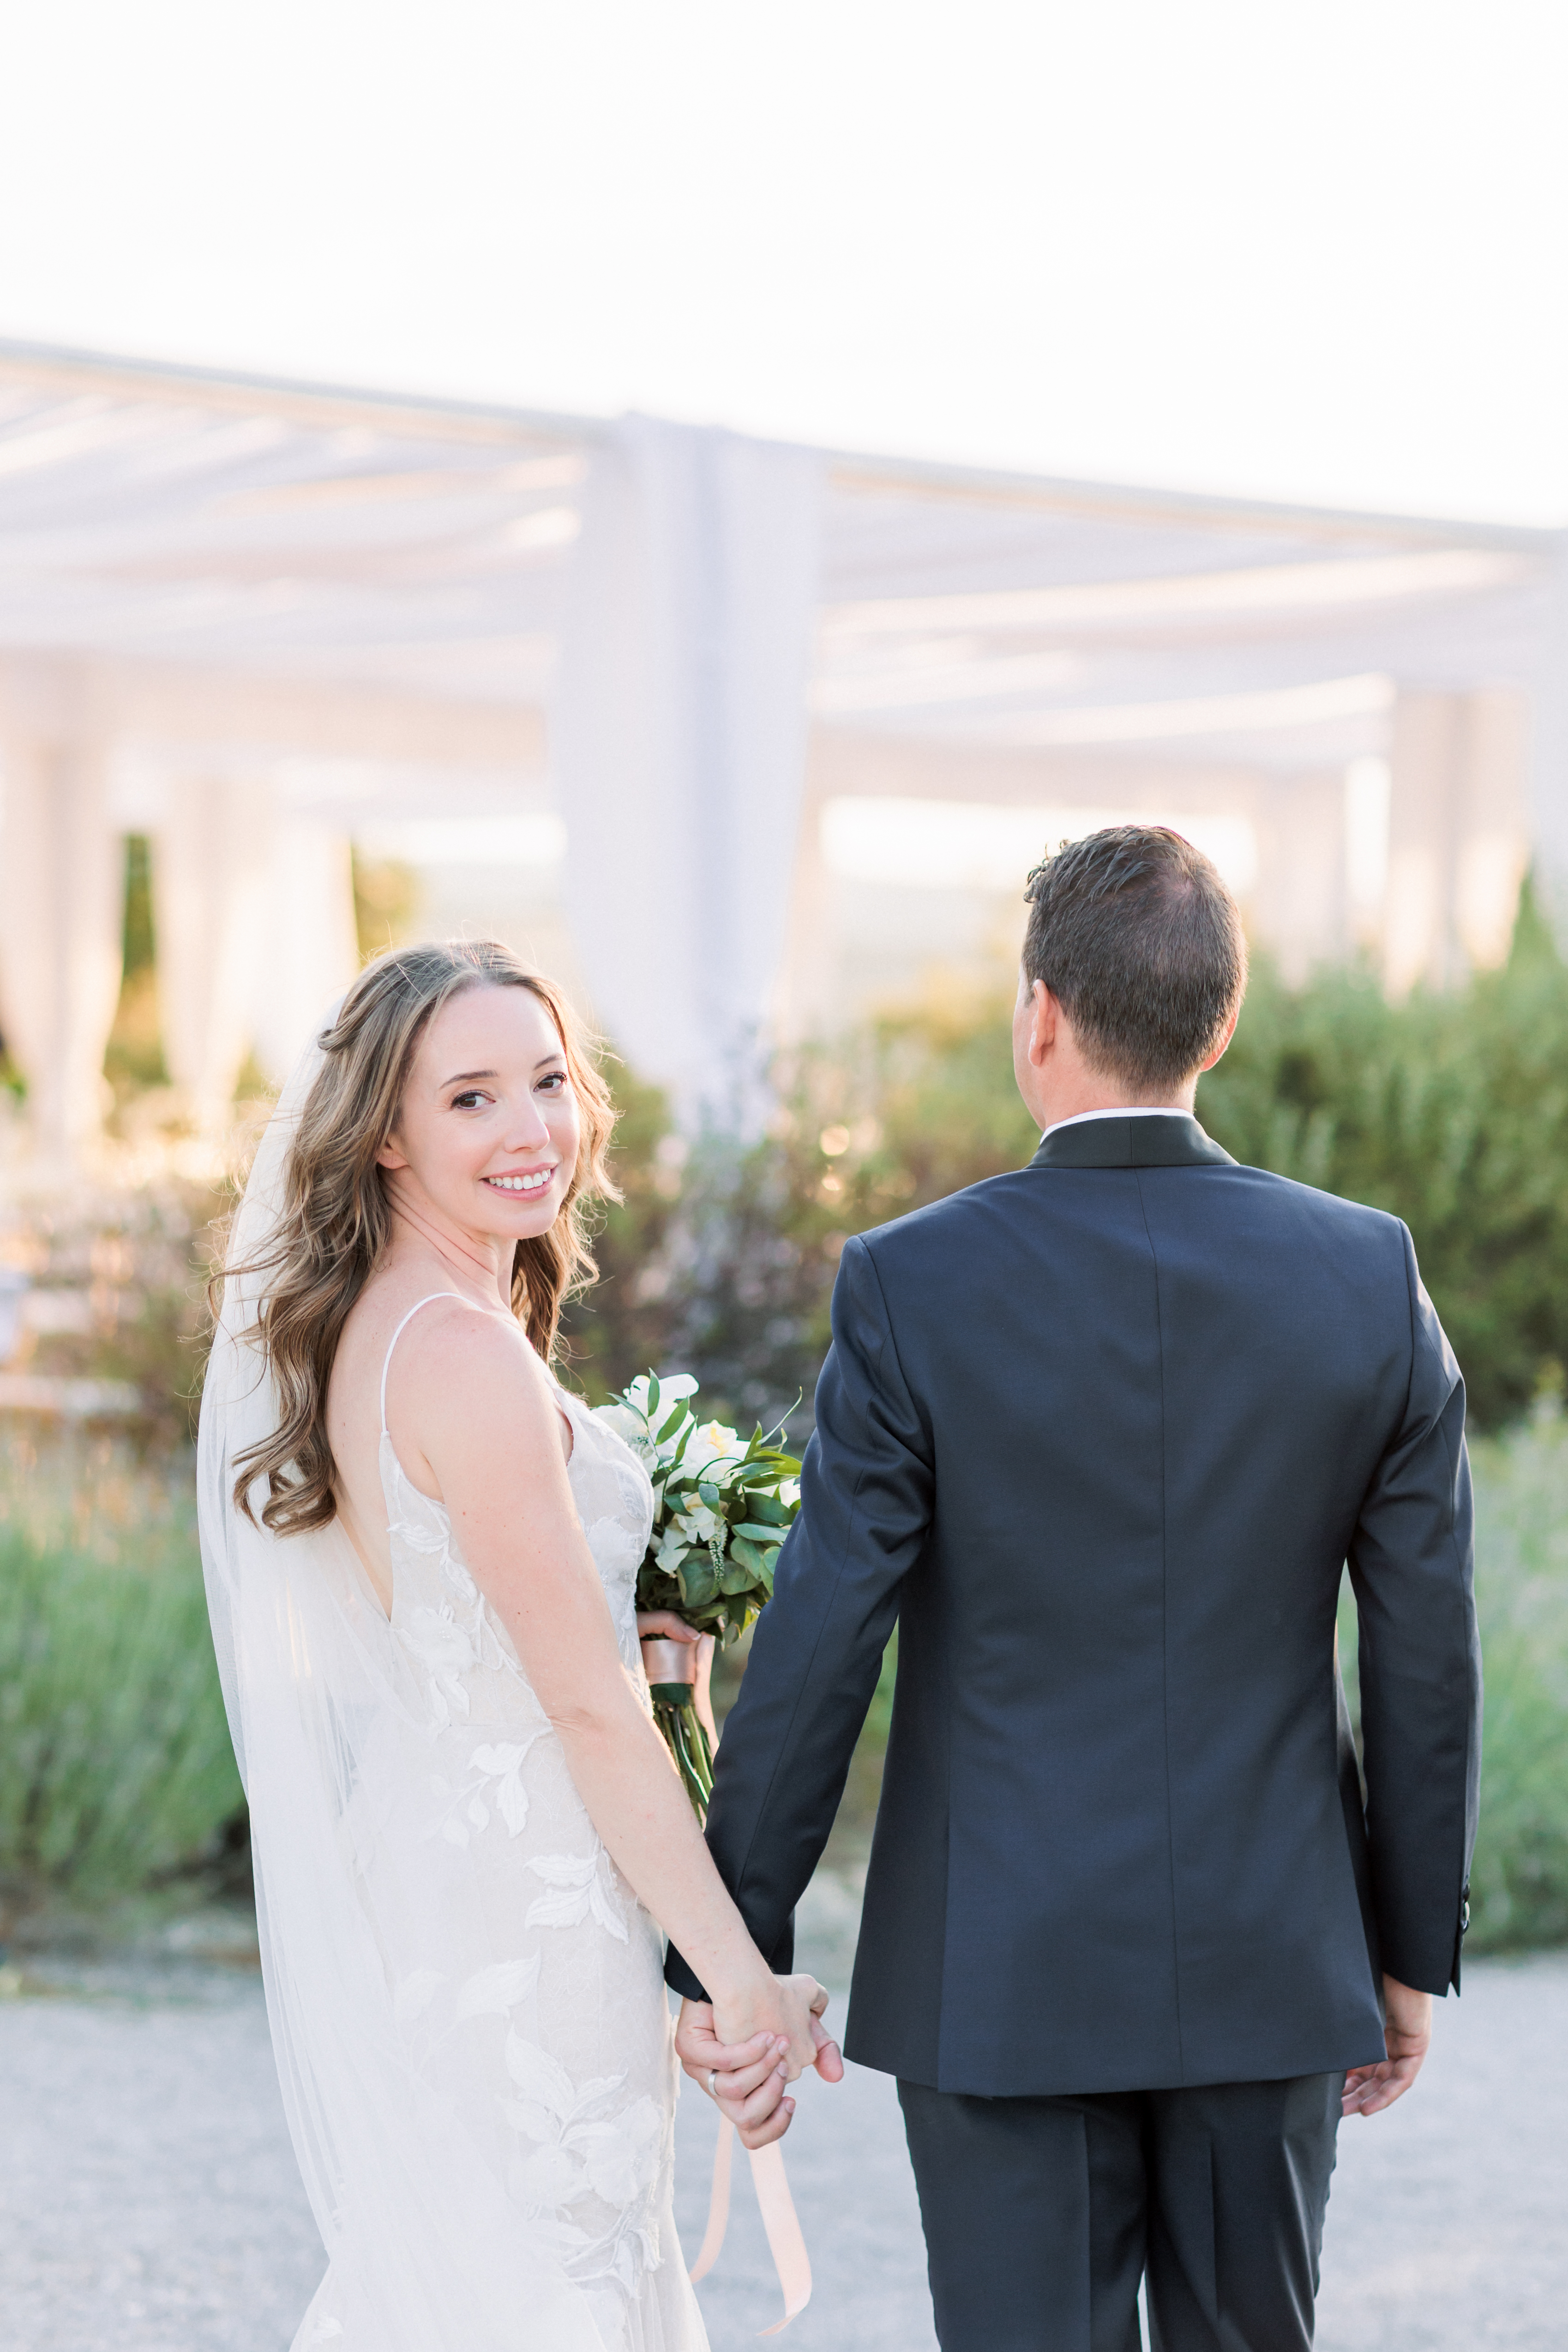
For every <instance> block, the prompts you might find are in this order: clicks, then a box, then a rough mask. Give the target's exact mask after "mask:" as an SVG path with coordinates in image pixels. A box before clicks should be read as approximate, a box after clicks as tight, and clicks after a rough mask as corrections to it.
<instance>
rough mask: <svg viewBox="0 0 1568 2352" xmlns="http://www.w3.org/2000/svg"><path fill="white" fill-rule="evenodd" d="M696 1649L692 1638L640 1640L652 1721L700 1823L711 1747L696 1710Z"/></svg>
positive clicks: (709, 1791) (709, 1782)
mask: <svg viewBox="0 0 1568 2352" xmlns="http://www.w3.org/2000/svg"><path fill="white" fill-rule="evenodd" d="M697 1649H698V1645H697V1643H695V1642H666V1641H660V1640H658V1639H657V1638H655V1637H654V1636H653V1635H650V1636H649V1638H648V1639H647V1640H646V1641H645V1642H644V1643H643V1671H644V1672H645V1673H646V1675H647V1677H648V1696H649V1697H650V1698H651V1699H652V1700H653V1720H654V1722H655V1723H656V1724H657V1725H658V1727H659V1729H660V1732H661V1733H662V1734H663V1736H664V1745H665V1747H666V1748H668V1749H669V1751H670V1753H671V1755H672V1756H673V1757H674V1759H675V1769H676V1771H677V1772H679V1774H680V1776H681V1780H682V1782H683V1784H684V1785H685V1792H686V1794H687V1796H688V1797H689V1798H690V1799H691V1801H692V1811H693V1812H695V1815H696V1817H697V1819H698V1821H699V1822H701V1821H706V1818H707V1807H708V1799H709V1798H710V1797H711V1796H712V1795H713V1749H712V1748H710V1747H709V1745H708V1736H707V1731H706V1727H705V1725H704V1723H703V1719H702V1717H701V1716H699V1715H698V1713H697V1695H696V1677H697Z"/></svg>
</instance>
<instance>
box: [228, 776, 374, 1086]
mask: <svg viewBox="0 0 1568 2352" xmlns="http://www.w3.org/2000/svg"><path fill="white" fill-rule="evenodd" d="M265 887H266V897H265V913H264V917H263V922H264V940H263V953H262V958H261V961H260V964H259V966H258V968H257V971H256V994H255V996H254V997H253V999H252V1002H251V1007H250V1012H251V1034H252V1038H253V1042H254V1050H255V1054H256V1060H257V1062H258V1063H259V1064H260V1065H261V1067H262V1069H263V1070H264V1071H265V1072H266V1073H267V1076H268V1077H269V1078H271V1079H272V1080H273V1081H274V1083H275V1084H277V1085H279V1086H281V1085H282V1083H283V1081H284V1079H285V1078H286V1077H287V1076H288V1073H289V1071H290V1070H291V1069H292V1068H293V1066H294V1064H295V1062H296V1060H297V1059H298V1055H300V1053H301V1052H302V1051H303V1049H304V1048H305V1046H306V1045H308V1043H309V1041H310V1039H311V1037H312V1036H313V1035H314V1034H315V1033H316V1031H317V1030H318V1029H319V1027H320V1026H321V1024H322V1022H323V1021H324V1020H325V1019H326V1017H327V1014H328V1013H329V1011H330V1009H331V1007H332V1005H333V1004H334V1003H336V1001H337V999H338V998H339V997H340V996H341V994H342V992H343V991H344V989H346V988H347V987H348V985H349V982H350V981H351V980H352V979H353V977H354V974H355V973H356V972H357V971H358V970H359V968H360V953H359V943H358V940H357V938H356V935H355V929H354V879H353V866H352V861H351V857H350V845H349V839H348V836H347V835H346V834H341V833H338V832H335V831H334V830H333V829H332V828H331V827H330V826H329V825H326V824H319V823H318V822H316V821H315V820H314V819H313V818H310V817H308V816H287V817H283V818H280V820H279V821H278V822H277V824H276V825H275V826H274V828H273V833H272V844H271V853H270V856H269V857H268V858H267V866H266V886H265Z"/></svg>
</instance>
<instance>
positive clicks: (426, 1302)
mask: <svg viewBox="0 0 1568 2352" xmlns="http://www.w3.org/2000/svg"><path fill="white" fill-rule="evenodd" d="M438 1298H455V1299H456V1301H457V1304H458V1306H459V1307H466V1306H467V1305H468V1303H469V1302H468V1300H467V1299H466V1298H465V1297H463V1296H462V1294H461V1293H460V1292H459V1291H455V1290H433V1291H432V1292H431V1294H430V1296H429V1297H428V1298H417V1299H415V1301H414V1303H413V1306H412V1307H410V1308H409V1310H408V1313H407V1314H406V1315H405V1316H404V1317H403V1318H402V1322H401V1323H400V1324H399V1325H398V1327H397V1329H396V1330H395V1331H394V1332H393V1333H392V1338H391V1339H389V1340H388V1341H387V1352H386V1361H385V1362H384V1363H383V1364H382V1436H383V1437H384V1436H385V1435H386V1433H387V1374H388V1373H389V1372H390V1371H391V1370H392V1349H394V1348H395V1347H396V1346H397V1343H398V1341H399V1340H400V1339H402V1335H403V1333H404V1332H405V1331H406V1330H407V1329H408V1327H409V1325H410V1324H411V1323H412V1322H413V1318H414V1317H415V1316H416V1315H417V1314H418V1313H419V1310H420V1308H421V1307H433V1306H434V1303H435V1301H436V1300H437V1299H438ZM473 1312H474V1313H475V1314H476V1315H477V1314H480V1313H482V1312H483V1309H482V1308H479V1307H475V1308H474V1309H473Z"/></svg>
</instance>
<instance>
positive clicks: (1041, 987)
mask: <svg viewBox="0 0 1568 2352" xmlns="http://www.w3.org/2000/svg"><path fill="white" fill-rule="evenodd" d="M1030 996H1031V998H1032V1000H1033V1011H1032V1013H1031V1016H1030V1032H1029V1057H1030V1061H1031V1062H1032V1063H1033V1065H1034V1066H1035V1068H1036V1069H1037V1070H1038V1069H1039V1067H1040V1064H1041V1063H1042V1062H1043V1061H1044V1060H1045V1057H1046V1055H1048V1054H1049V1053H1050V1051H1051V1047H1052V1046H1053V1045H1055V1043H1056V1033H1057V1027H1058V1024H1059V1023H1060V1022H1061V1002H1060V1000H1059V999H1058V998H1057V997H1056V996H1055V995H1054V994H1053V993H1052V992H1051V990H1050V989H1049V988H1048V987H1047V986H1046V984H1045V982H1044V981H1043V980H1037V981H1036V982H1035V983H1034V986H1033V988H1032V989H1031V990H1030Z"/></svg>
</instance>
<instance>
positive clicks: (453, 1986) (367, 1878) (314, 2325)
mask: <svg viewBox="0 0 1568 2352" xmlns="http://www.w3.org/2000/svg"><path fill="white" fill-rule="evenodd" d="M323 1058H324V1057H323V1055H321V1053H320V1051H319V1049H318V1048H316V1047H312V1048H311V1049H310V1050H309V1051H308V1053H307V1054H306V1055H304V1056H303V1058H302V1059H301V1061H300V1063H299V1065H298V1067H297V1068H296V1070H295V1072H294V1074H293V1076H292V1077H291V1078H290V1080H289V1083H288V1085H287V1087H286V1088H285V1090H284V1093H283V1096H282V1098H281V1100H280V1101H279V1103H278V1105H277V1110H276V1111H275V1113H274V1115H273V1118H272V1119H271V1122H270V1124H269V1125H268V1128H267V1132H266V1135H265V1137H264V1139H263V1141H262V1143H261V1146H260V1149H259V1150H258V1152H257V1154H256V1161H255V1164H254V1166H253V1168H252V1171H251V1174H250V1180H249V1182H248V1184H247V1186H246V1192H245V1198H244V1202H243V1203H242V1205H241V1208H240V1211H239V1213H238V1216H237V1218H236V1220H235V1227H234V1234H233V1240H232V1244H231V1250H230V1261H231V1264H233V1265H235V1266H237V1267H240V1268H242V1269H243V1268H246V1267H252V1268H254V1267H256V1266H257V1265H261V1266H262V1267H263V1269H264V1271H262V1272H261V1273H260V1274H256V1273H254V1272H252V1273H246V1272H244V1271H241V1272H240V1273H237V1274H235V1275H231V1276H230V1277H229V1279H228V1281H227V1284H226V1286H225V1296H224V1301H223V1309H222V1314H221V1317H220V1319H219V1323H218V1328H217V1334H216V1338H215V1340H214V1347H213V1351H212V1357H211V1360H210V1363H209V1367H208V1370H207V1376H206V1385H205V1391H204V1397H203V1403H202V1417H201V1435H200V1446H199V1467H198V1482H199V1496H200V1516H201V1534H202V1552H203V1560H204V1568H205V1573H206V1579H207V1589H208V1595H209V1601H210V1606H211V1611H212V1622H213V1632H214V1643H215V1645H216V1649H217V1654H218V1664H219V1668H220V1671H221V1673H222V1676H223V1687H224V1696H225V1702H226V1705H227V1708H228V1717H229V1723H230V1726H231V1728H232V1731H233V1735H234V1744H235V1753H236V1755H237V1757H238V1759H239V1764H240V1770H241V1773H242V1776H243V1778H244V1781H245V1786H246V1795H247V1797H248V1799H249V1801H250V1808H251V1822H252V1836H253V1845H254V1852H255V1863H256V1911H257V1923H258V1929H259V1934H260V1940H261V1952H262V1965H263V1970H264V1974H265V1979H266V1987H267V2008H268V2013H269V2017H270V2021H271V2027H272V2034H273V2041H274V2044H275V2048H276V2051H277V2063H278V2072H279V2075H280V2078H281V2082H282V2088H283V2096H284V2103H285V2106H286V2109H287V2118H288V2125H289V2129H290V2132H291V2134H292V2136H293V2141H294V2147H295V2150H296V2153H297V2155H298V2160H299V2165H300V2168H301V2171H302V2173H303V2175H304V2179H305V2184H306V2188H307V2190H308V2195H309V2199H310V2203H311V2206H312V2209H313V2210H314V2213H315V2217H316V2221H317V2222H318V2224H319V2228H320V2231H321V2235H322V2238H323V2241H324V2242H325V2244H326V2247H327V2251H328V2253H329V2257H330V2261H331V2267H330V2269H329V2273H328V2275H327V2278H326V2279H325V2280H324V2282H323V2284H322V2287H321V2289H320V2291H319V2294H318V2295H317V2297H316V2298H315V2301H314V2302H313V2303H312V2305H311V2308H310V2311H309V2313H308V2315H307V2316H306V2319H305V2321H304V2323H303V2325H302V2326H301V2328H300V2332H299V2335H298V2337H297V2339H296V2344H297V2347H308V2346H315V2345H318V2344H322V2345H324V2344H328V2343H331V2344H333V2345H334V2346H335V2347H340V2352H517V2347H523V2346H527V2347H529V2352H534V2348H535V2347H538V2352H607V2348H608V2347H622V2346H625V2347H629V2352H669V2347H671V2346H672V2345H673V2344H674V2341H675V2338H674V2335H673V2334H670V2333H666V2332H664V2329H663V2327H662V2326H659V2325H653V2326H645V2325H644V2324H643V2322H642V2321H640V2320H638V2321H635V2322H634V2323H631V2324H630V2325H631V2332H630V2333H626V2332H623V2331H624V2330H625V2329H626V2327H627V2326H628V2325H629V2323H628V2322H627V2321H626V2320H625V2319H624V2318H622V2319H616V2318H615V2317H614V2316H613V2312H612V2302H613V2299H612V2298H607V2295H606V2294H605V2293H604V2292H603V2291H601V2289H600V2288H597V2287H595V2286H594V2285H593V2284H591V2283H590V2284H585V2282H584V2280H583V2278H582V2276H581V2275H580V2263H574V2258H573V2253H572V2245H571V2242H570V2235H569V2233H567V2232H565V2231H563V2229H562V2227H561V2224H560V2223H559V2221H551V2220H550V2218H549V2215H548V2214H546V2213H544V2212H543V2211H541V2210H539V2209H538V2208H537V2207H536V2208H534V2209H533V2210H528V2208H527V2207H526V2206H519V2203H518V2202H517V2197H516V2195H515V2193H514V2194H508V2191H507V2180H506V2171H505V2166H504V2163H503V2164H502V2165H500V2167H499V2168H497V2161H496V2160H495V2159H494V2155H493V2151H489V2150H487V2149H486V2146H485V2144H484V2133H485V2131H486V2130H489V2129H491V2128H492V2127H493V2128H494V2130H495V2131H496V2132H497V2133H500V2132H502V2131H504V2130H506V2129H507V2126H505V2125H504V2123H503V2121H502V2119H501V2116H499V2114H498V2113H497V2110H498V2109H499V2107H500V2105H501V2101H500V2100H499V2099H498V2098H497V2082H499V2084H500V2087H502V2088H506V2087H507V2083H506V2068H507V2066H508V2065H513V2059H512V2052H513V2049H514V2045H515V2046H516V2047H517V2048H526V2047H529V2046H531V2041H537V2040H538V2038H539V2036H538V2025H537V2018H536V2013H535V2012H534V2011H531V2009H530V2006H529V2003H530V1999H531V1990H530V1989H531V1987H532V1985H533V1982H534V1979H536V1978H537V1976H538V1960H537V1959H534V1960H531V1961H528V1960H525V1959H517V1960H510V1959H505V1958H503V1959H501V1960H499V1961H497V1960H496V1959H495V1958H493V1955H494V1954H495V1952H496V1950H497V1942H496V1937H497V1920H496V1906H495V1905H494V1903H493V1902H487V1899H486V1893H485V1888H484V1885H483V1882H482V1881H481V1880H480V1879H478V1878H477V1877H472V1878H471V1879H465V1878H464V1877H463V1876H461V1875H460V1874H453V1875H449V1876H448V1877H446V1878H444V1879H442V1878H440V1877H439V1876H438V1875H433V1864H432V1860H431V1857H432V1853H433V1851H434V1853H435V1854H436V1855H437V1857H439V1855H440V1853H443V1852H444V1853H446V1855H447V1856H448V1857H449V1858H450V1859H451V1861H452V1863H453V1864H454V1865H455V1864H458V1863H459V1862H461V1861H464V1860H465V1857H464V1856H462V1855H459V1854H458V1853H456V1852H455V1849H454V1848H453V1847H452V1846H451V1845H447V1846H446V1847H444V1848H442V1847H441V1846H440V1844H439V1843H437V1845H436V1846H435V1848H434V1849H433V1847H432V1845H431V1843H430V1830H429V1824H428V1820H427V1819H426V1818H425V1815H424V1814H422V1811H421V1806H422V1804H423V1806H424V1808H425V1812H426V1813H427V1812H428V1804H429V1800H428V1796H427V1795H422V1792H424V1791H428V1790H429V1788H430V1786H431V1781H432V1768H433V1762H434V1748H433V1744H432V1730H431V1723H430V1719H429V1708H428V1704H425V1706H423V1711H422V1707H421V1703H420V1702H421V1689H420V1688H417V1687H416V1686H415V1685H413V1684H412V1683H411V1680H410V1675H409V1671H408V1664H407V1658H406V1655H405V1654H402V1653H401V1652H400V1650H399V1646H398V1643H396V1642H395V1641H394V1639H393V1635H392V1629H391V1627H390V1626H389V1624H388V1622H387V1619H386V1616H385V1615H384V1613H383V1612H382V1608H381V1607H380V1605H379V1603H378V1601H377V1599H376V1596H375V1594H374V1592H373V1591H372V1589H371V1585H370V1583H369V1580H368V1579H367V1577H366V1576H365V1573H364V1570H363V1569H362V1567H361V1564H360V1561H359V1559H358V1557H357V1555H356V1554H355V1552H354V1550H353V1548H352V1546H351V1544H350V1541H349V1539H348V1538H347V1537H346V1535H345V1534H344V1533H343V1531H342V1529H341V1528H340V1526H339V1525H338V1524H337V1523H336V1522H334V1523H333V1524H332V1525H330V1526H329V1527H326V1528H319V1529H316V1530H313V1531H311V1532H309V1533H307V1534H303V1535H293V1536H287V1537H281V1538H279V1537H275V1536H273V1535H272V1534H270V1533H269V1532H268V1531H267V1530H266V1529H265V1528H262V1527H260V1526H259V1525H254V1524H252V1523H251V1522H250V1521H249V1520H248V1519H246V1517H244V1516H243V1514H241V1513H240V1512H239V1511H237V1510H236V1509H235V1505H234V1502H233V1498H232V1490H233V1485H234V1480H235V1463H236V1460H237V1459H238V1458H239V1457H240V1456H241V1455H242V1454H244V1453H245V1452H246V1449H247V1448H248V1447H250V1446H252V1445H254V1444H256V1441H257V1440H258V1439H260V1438H262V1437H264V1436H266V1435H267V1434H268V1433H270V1431H271V1430H272V1429H273V1428H274V1427H275V1426H276V1421H277V1414H276V1406H275V1402H274V1396H273V1390H272V1383H271V1380H270V1376H269V1374H268V1371H267V1366H266V1364H265V1361H264V1360H263V1358H262V1356H261V1354H260V1352H259V1350H258V1349H257V1348H256V1345H255V1343H254V1342H253V1341H252V1340H251V1339H249V1338H248V1337H247V1333H248V1332H249V1330H250V1329H251V1328H252V1327H253V1325H254V1323H255V1320H256V1309H257V1307H258V1304H259V1303H260V1301H261V1299H262V1297H264V1296H265V1288H266V1282H267V1275H266V1272H265V1262H266V1258H267V1249H268V1244H269V1241H270V1239H271V1237H272V1235H273V1234H274V1233H275V1231H276V1229H277V1223H278V1218H279V1214H280V1211H281V1207H282V1202H283V1180H284V1173H285V1165H286V1160H287V1151H288V1147H289V1143H290V1140H291V1138H292V1136H293V1133H294V1130H295V1128H296V1125H297V1123H298V1118H299V1115H300V1112H301V1109H302V1108H303V1106H304V1103H305V1101H306V1098H307V1097H308V1093H309V1090H310V1087H311V1086H312V1084H313V1082H314V1080H315V1077H316V1076H317V1073H318V1072H319V1069H320V1067H321V1066H322V1062H323ZM258 1501H259V1497H258ZM541 1729H542V1722H541ZM517 1752H518V1753H519V1754H520V1753H521V1752H522V1751H521V1750H520V1749H519V1750H518V1751H517ZM538 1754H539V1756H540V1757H541V1758H544V1756H545V1748H544V1746H542V1745H541V1746H540V1747H539V1748H538ZM547 1761H548V1759H547ZM541 1769H543V1767H541ZM518 1843H519V1844H520V1843H521V1842H520V1841H519V1842H518ZM511 1948H515V1947H507V1946H503V1949H511ZM475 1955H478V1956H482V1957H486V1958H488V1961H489V1964H488V1965H486V1966H481V1967H478V1968H476V1967H475V1961H474V1956H475ZM530 1969H531V1970H532V1972H533V1973H532V1975H531V1976H530V1974H529V1970H530ZM547 1973H548V1971H547ZM661 2000H662V1995H661ZM530 2037H531V2040H530ZM529 2063H532V2062H531V2061H530V2062H529ZM660 2063H663V2062H662V2061H660ZM513 2074H514V2077H516V2075H517V2068H516V2066H515V2065H514V2066H513ZM553 2079H554V2078H550V2080H549V2082H547V2083H546V2091H547V2092H549V2095H555V2093H554V2090H553V2087H552V2085H553ZM561 2079H562V2080H564V2079H565V2078H564V2077H562V2078H561ZM528 2095H530V2096H533V2097H535V2098H536V2099H538V2098H540V2097H542V2096H544V2094H543V2093H540V2092H539V2091H538V2086H537V2085H536V2086H535V2089H534V2091H533V2092H532V2093H530V2094H528ZM474 2116H477V2117H479V2118H481V2123H480V2126H479V2128H478V2129H477V2130H474V2129H469V2128H468V2127H467V2124H468V2118H470V2117H474ZM455 2117H458V2118H461V2119H462V2121H463V2123H464V2128H455V2127H454V2118H455ZM485 2118H488V2119H489V2120H488V2121H486V2120H485ZM552 2127H553V2126H552ZM651 2259H653V2260H654V2261H655V2263H656V2262H657V2253H656V2250H655V2252H654V2254H653V2256H652V2257H651ZM676 2267H677V2268H678V2261H677V2265H676ZM681 2284H682V2287H683V2289H684V2290H685V2293H686V2294H687V2295H688V2296H689V2290H686V2289H685V2282H684V2276H683V2278H682V2282H681ZM622 2300H623V2299H622ZM681 2340H682V2341H683V2342H684V2341H685V2340H686V2339H685V2338H683V2339H681Z"/></svg>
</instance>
